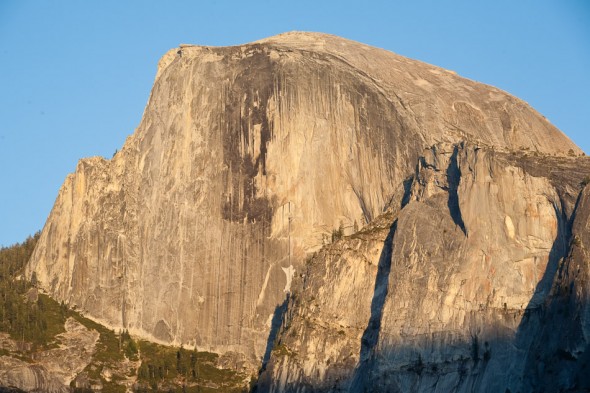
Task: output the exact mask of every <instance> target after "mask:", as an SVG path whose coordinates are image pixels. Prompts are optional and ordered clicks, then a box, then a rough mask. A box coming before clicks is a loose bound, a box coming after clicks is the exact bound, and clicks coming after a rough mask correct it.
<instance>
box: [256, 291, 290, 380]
mask: <svg viewBox="0 0 590 393" xmlns="http://www.w3.org/2000/svg"><path fill="white" fill-rule="evenodd" d="M288 306H289V294H287V296H286V297H285V300H284V301H283V303H281V304H279V305H277V307H276V308H275V312H274V314H273V316H272V322H271V327H270V332H269V333H268V340H267V341H266V349H265V351H264V357H263V358H262V365H261V367H260V372H261V373H262V372H263V371H264V370H266V365H267V363H268V361H269V360H270V355H271V353H272V350H273V348H274V347H275V344H280V342H277V339H278V338H279V332H280V330H281V326H282V325H283V320H284V317H285V313H286V312H287V308H288ZM279 341H280V340H279Z"/></svg>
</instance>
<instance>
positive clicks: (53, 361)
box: [0, 318, 99, 393]
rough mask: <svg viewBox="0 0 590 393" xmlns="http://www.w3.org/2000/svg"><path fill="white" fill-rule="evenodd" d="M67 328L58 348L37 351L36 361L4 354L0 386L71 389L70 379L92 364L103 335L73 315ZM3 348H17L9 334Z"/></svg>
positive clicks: (57, 392) (53, 392)
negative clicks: (87, 326)
mask: <svg viewBox="0 0 590 393" xmlns="http://www.w3.org/2000/svg"><path fill="white" fill-rule="evenodd" d="M65 330H66V331H65V332H64V333H61V334H59V335H58V336H57V340H58V348H54V349H49V350H45V351H40V352H38V353H36V354H35V358H34V359H33V360H34V361H33V362H26V361H23V360H20V359H17V358H15V357H12V356H7V355H4V356H1V357H0V387H10V388H17V389H20V390H23V391H26V392H33V391H34V392H47V393H66V392H70V382H71V381H72V380H73V379H74V378H75V377H76V375H78V373H80V372H81V371H82V370H84V368H85V367H86V366H87V365H88V364H89V363H90V360H91V359H92V355H93V354H94V351H95V346H96V342H97V340H98V337H99V334H98V332H97V331H95V330H89V329H87V328H86V327H84V326H83V325H81V324H80V323H79V322H77V321H76V320H74V319H73V318H68V319H67V321H66V324H65ZM2 347H3V348H5V349H9V350H11V351H15V352H16V350H17V345H16V343H15V342H14V341H13V340H11V339H9V338H8V337H3V338H2Z"/></svg>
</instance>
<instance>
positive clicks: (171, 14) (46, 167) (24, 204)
mask: <svg viewBox="0 0 590 393" xmlns="http://www.w3.org/2000/svg"><path fill="white" fill-rule="evenodd" d="M291 30H303V31H320V32H325V33H331V34H336V35H340V36H343V37H346V38H350V39H353V40H356V41H361V42H364V43H367V44H370V45H373V46H377V47H381V48H385V49H388V50H391V51H393V52H396V53H398V54H401V55H404V56H408V57H411V58H415V59H419V60H422V61H426V62H428V63H432V64H435V65H438V66H441V67H444V68H448V69H451V70H454V71H456V72H457V73H459V74H460V75H462V76H464V77H468V78H470V79H474V80H477V81H481V82H484V83H487V84H491V85H494V86H497V87H499V88H501V89H504V90H506V91H508V92H510V93H512V94H514V95H516V96H518V97H520V98H522V99H524V100H525V101H527V102H528V103H530V104H531V105H532V106H533V107H534V108H535V109H537V110H538V111H539V112H541V113H542V114H544V115H545V116H546V117H547V118H548V119H549V120H550V121H551V122H552V123H553V124H555V125H556V126H557V127H559V128H560V129H561V130H562V131H564V132H565V133H566V134H567V135H569V136H570V138H572V139H573V140H574V142H576V143H577V144H578V145H579V146H580V147H582V149H584V150H585V151H586V152H587V153H590V135H589V131H590V130H589V127H588V124H589V121H588V119H587V117H588V116H589V115H590V98H589V95H588V94H589V92H590V72H589V71H590V2H588V1H586V0H568V1H557V0H555V1H544V0H535V1H532V0H520V1H513V0H510V1H508V0H495V1H486V2H483V1H473V0H470V1H435V0H432V1H411V2H410V1H403V2H401V1H391V0H390V1H373V2H371V1H369V2H363V3H362V4H361V2H352V1H350V2H348V1H320V0H316V1H307V0H300V1H296V2H278V1H270V0H262V1H253V0H252V1H235V2H234V1H214V0H204V1H179V0H169V1H165V2H164V1H147V0H144V1H133V0H125V1H121V0H118V1H111V0H101V1H79V0H63V1H60V0H39V1H27V0H0V185H1V188H0V245H3V246H6V245H10V244H12V243H14V242H17V241H21V240H23V239H24V238H25V237H26V236H27V235H29V234H32V233H34V232H35V231H37V230H39V229H41V228H42V227H43V225H44V223H45V219H46V218H47V216H48V214H49V212H50V210H51V207H52V206H53V202H54V200H55V197H56V196H57V192H58V190H59V187H60V186H61V184H62V182H63V180H64V178H65V177H66V175H67V174H68V173H70V172H72V171H73V170H74V169H75V166H76V162H77V160H78V159H80V158H81V157H87V156H95V155H101V156H105V157H111V156H112V154H113V152H114V151H115V150H116V149H119V148H120V147H121V146H122V144H123V142H124V140H125V138H126V137H127V136H128V135H129V134H131V133H132V132H133V130H134V129H135V128H136V127H137V125H138V124H139V121H140V119H141V115H142V112H143V109H144V106H145V104H146V102H147V98H148V95H149V92H150V89H151V85H152V82H153V79H154V76H155V71H156V65H157V62H158V59H159V58H160V56H162V55H163V54H164V53H165V52H166V51H167V50H168V49H170V48H173V47H176V46H178V45H179V44H181V43H194V44H203V45H234V44H240V43H246V42H250V41H253V40H257V39H260V38H264V37H268V36H271V35H275V34H278V33H281V32H286V31H291Z"/></svg>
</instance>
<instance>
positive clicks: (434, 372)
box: [261, 144, 590, 392]
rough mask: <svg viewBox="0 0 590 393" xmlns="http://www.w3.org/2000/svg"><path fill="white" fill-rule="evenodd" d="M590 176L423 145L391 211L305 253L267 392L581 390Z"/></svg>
mask: <svg viewBox="0 0 590 393" xmlns="http://www.w3.org/2000/svg"><path fill="white" fill-rule="evenodd" d="M588 175H590V160H588V159H586V158H577V159H576V158H555V157H548V156H540V155H528V156H527V155H524V154H522V153H521V154H514V153H504V152H495V151H492V150H488V149H485V148H481V147H478V146H474V145H471V144H459V145H455V146H452V145H437V146H434V147H432V148H431V149H428V150H426V151H425V154H424V156H423V157H421V158H420V160H419V161H418V165H417V169H416V173H415V175H414V176H413V178H412V180H411V183H410V182H408V183H407V187H406V194H405V195H404V197H400V198H399V199H398V200H394V203H395V204H394V205H393V206H391V207H390V211H389V212H388V213H387V214H385V215H383V216H382V217H380V219H379V220H378V221H377V222H375V223H373V224H371V225H369V226H367V227H366V228H365V229H364V230H362V231H360V232H359V233H357V234H355V235H353V236H351V237H348V238H345V239H344V240H341V241H339V242H337V243H335V244H333V245H331V246H330V247H327V248H326V249H325V250H323V251H322V253H320V254H318V255H316V256H315V257H314V258H312V259H311V260H310V262H309V263H308V270H307V271H306V272H305V279H303V280H301V281H296V282H295V285H294V290H293V294H292V296H291V299H292V300H291V304H290V307H289V308H288V313H287V314H286V315H285V316H284V317H283V318H284V324H283V327H282V332H281V333H280V334H279V335H278V338H277V342H278V344H277V347H276V348H278V350H277V349H276V350H275V351H273V355H272V356H271V358H270V361H269V363H268V364H267V366H266V368H267V369H266V372H265V373H264V374H263V378H262V379H261V385H262V386H263V387H264V389H262V390H270V391H301V388H302V387H306V388H307V389H309V390H311V391H351V392H362V391H368V392H373V391H388V392H389V391H393V392H396V391H399V392H442V391H444V392H470V391H478V392H485V391H487V392H503V391H512V392H518V391H521V392H524V391H535V389H539V388H540V387H543V386H558V387H559V388H558V389H557V388H556V389H555V390H549V391H558V390H559V389H566V388H568V389H574V388H577V387H578V386H579V385H580V383H578V385H576V384H575V383H574V382H576V381H577V382H579V381H580V380H582V381H583V380H584V378H585V374H584V373H583V372H580V371H579V368H581V367H586V366H583V364H584V362H583V361H581V362H575V361H574V360H576V359H578V358H585V356H587V354H586V351H587V344H586V339H585V336H583V335H581V333H580V332H581V331H583V330H584V329H588V326H587V324H586V323H585V321H584V318H583V315H584V313H585V312H587V311H586V308H587V306H586V300H585V296H584V293H585V292H586V291H587V285H588V281H587V279H588V278H587V276H586V273H585V270H587V268H584V267H583V266H586V265H587V261H588V259H587V256H586V255H585V251H584V250H585V246H584V243H583V240H582V238H583V236H585V237H587V232H586V231H587V229H585V228H586V227H585V225H587V223H586V221H587V215H588V213H587V212H585V209H586V208H587V207H586V206H585V205H584V203H585V200H586V198H587V188H585V186H584V183H586V182H587V180H585V179H587V178H588ZM582 189H583V191H582ZM581 212H584V213H581ZM572 228H573V232H572ZM572 233H573V235H572ZM581 233H584V235H581ZM572 236H573V237H572ZM368 245H371V246H372V248H370V249H369V250H370V251H369V252H367V246H368ZM572 253H575V254H576V253H577V255H575V254H572ZM568 254H569V257H568V258H567V259H566V257H567V256H568ZM564 261H567V262H564ZM558 272H559V274H558ZM565 272H568V273H569V274H570V275H569V276H567V275H566V274H565ZM573 272H576V273H573ZM573 276H575V278H574V277H573ZM564 281H565V282H564ZM573 281H576V282H575V283H572V282H573ZM368 283H371V285H370V288H371V290H370V291H369V290H367V288H368V287H369V285H368ZM559 294H561V295H559ZM572 294H575V295H572ZM563 296H565V297H566V300H563V299H562V298H563ZM572 296H573V297H574V298H572ZM560 299H561V300H560ZM556 302H557V303H558V304H559V305H555V303H556ZM564 302H565V303H566V304H567V305H568V306H569V307H570V308H571V311H570V312H566V313H565V314H566V315H569V316H568V317H564V315H563V314H564V309H565V308H566V307H565V306H564V305H563V303H564ZM554 309H557V310H558V311H552V310H554ZM351 310H354V311H351ZM548 315H551V316H552V318H553V322H552V323H551V324H548V322H547V319H548V317H547V316H548ZM560 330H561V332H560ZM545 357H549V358H550V359H547V360H545V362H544V366H542V368H540V367H541V366H540V365H539V359H540V358H545ZM556 358H557V360H559V359H561V362H558V361H557V360H556ZM564 359H565V360H564ZM568 362H569V364H566V363H568ZM547 370H552V371H553V373H550V374H549V375H560V377H561V381H559V382H558V381H557V380H555V379H554V377H548V376H547V374H546V372H547ZM545 379H547V381H545ZM564 381H565V382H564ZM550 383H551V384H553V385H551V384H550ZM585 383H586V384H587V383H588V380H587V378H586V380H585Z"/></svg>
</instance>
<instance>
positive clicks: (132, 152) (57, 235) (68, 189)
mask: <svg viewBox="0 0 590 393" xmlns="http://www.w3.org/2000/svg"><path fill="white" fill-rule="evenodd" d="M464 139H469V140H471V141H473V142H474V143H481V144H482V145H492V146H495V147H496V148H497V149H501V150H516V149H528V150H531V151H539V152H543V153H548V154H566V153H567V152H568V151H569V150H571V151H572V152H573V153H574V154H577V153H579V152H580V150H579V149H578V148H577V147H576V146H575V145H573V144H572V143H571V141H569V139H567V137H565V136H564V135H563V134H562V133H561V132H559V131H558V130H557V129H555V127H553V126H552V125H551V124H549V123H548V122H547V121H546V120H545V119H544V118H542V117H541V116H540V115H538V114H537V113H536V112H535V111H534V110H532V109H531V108H530V107H529V106H528V105H526V104H525V103H523V102H522V101H520V100H518V99H516V98H514V97H512V96H509V95H507V94H506V93H504V92H502V91H500V90H498V89H495V88H493V87H489V86H485V85H481V84H478V83H475V82H472V81H469V80H465V79H462V78H460V77H458V76H456V75H455V74H453V73H451V72H448V71H445V70H443V69H440V68H437V67H434V66H430V65H427V64H424V63H420V62H416V61H413V60H410V59H406V58H403V57H401V56H398V55H395V54H393V53H390V52H387V51H384V50H380V49H376V48H372V47H369V46H366V45H362V44H359V43H355V42H352V41H348V40H344V39H341V38H338V37H334V36H328V35H322V34H312V33H290V34H286V35H280V36H276V37H271V38H269V39H267V40H263V41H260V42H258V43H253V44H246V45H241V46H235V47H225V48H213V47H200V46H183V47H182V48H179V49H174V50H172V51H170V52H169V53H167V54H166V55H165V56H164V57H163V58H162V60H161V61H160V64H159V69H158V73H157V77H156V81H155V84H154V87H153V90H152V94H151V96H150V99H149V102H148V105H147V106H146V109H145V112H144V116H143V119H142V122H141V124H140V126H139V127H138V129H137V130H136V131H135V133H134V134H133V135H132V136H130V137H129V138H128V140H127V141H126V143H125V145H124V146H123V148H122V149H121V151H119V152H118V153H117V154H116V155H115V156H114V157H113V158H112V159H111V160H105V159H102V158H97V157H95V158H90V159H84V160H81V161H80V163H79V164H78V166H77V168H76V172H75V173H74V174H71V175H69V176H68V177H67V179H66V181H65V182H64V185H63V186H62V188H61V189H60V192H59V195H58V197H57V199H56V203H55V205H54V208H53V210H52V212H51V214H50V216H49V218H48V220H47V223H46V225H45V227H44V229H43V232H42V235H41V238H40V240H39V243H38V245H37V248H36V250H35V253H34V255H33V257H32V258H31V261H30V263H29V265H28V266H27V276H28V277H32V274H33V272H34V273H35V276H36V280H37V281H38V282H39V284H40V285H41V287H42V288H43V289H45V290H46V291H47V292H48V293H49V294H51V295H52V296H53V297H55V298H56V299H58V300H63V301H65V302H67V303H68V304H70V305H75V306H76V307H78V308H79V309H80V310H82V311H83V312H85V313H86V314H87V315H88V316H89V317H92V318H94V319H96V320H98V321H101V322H102V323H104V324H105V325H107V326H111V327H118V328H127V329H129V330H130V331H131V332H132V333H134V334H137V335H139V336H143V337H146V338H149V339H152V340H156V341H160V342H164V343H175V344H184V345H191V346H192V345H196V346H197V347H198V348H202V349H206V350H213V351H218V352H227V351H234V352H236V353H241V354H242V355H243V356H244V357H245V360H246V362H249V364H250V365H253V364H256V363H257V362H258V361H259V360H260V359H261V358H262V356H263V353H264V351H265V349H266V347H267V344H268V343H267V338H268V333H269V329H270V325H271V322H272V318H273V314H274V311H275V308H276V307H277V305H280V304H282V303H283V301H284V299H285V296H286V293H287V292H288V291H289V290H290V288H289V284H290V283H291V282H292V280H293V278H294V276H297V274H298V273H299V272H300V271H302V269H303V261H304V259H305V257H306V254H308V253H309V252H311V251H315V250H318V249H320V248H321V246H322V245H323V244H324V243H325V242H326V239H328V238H329V237H330V234H331V232H332V230H333V229H334V228H337V227H338V226H339V225H340V223H342V224H343V226H344V228H345V232H346V233H350V232H351V231H352V230H353V228H354V227H355V226H358V227H362V226H363V225H366V224H367V223H370V222H372V221H373V220H374V219H375V217H377V216H379V215H380V214H381V213H382V212H383V211H384V209H385V208H386V207H387V206H388V205H389V203H390V201H391V199H392V198H393V197H394V195H397V194H396V193H398V192H399V190H400V189H402V190H403V181H404V180H405V179H406V178H407V177H408V176H409V175H411V174H412V173H413V172H414V166H415V162H416V161H417V160H418V157H419V156H421V155H422V154H423V149H424V148H425V147H428V146H431V145H433V144H435V143H438V142H447V143H455V142H459V141H461V140H464ZM355 223H356V225H355ZM368 296H372V295H371V294H370V293H369V294H368Z"/></svg>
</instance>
